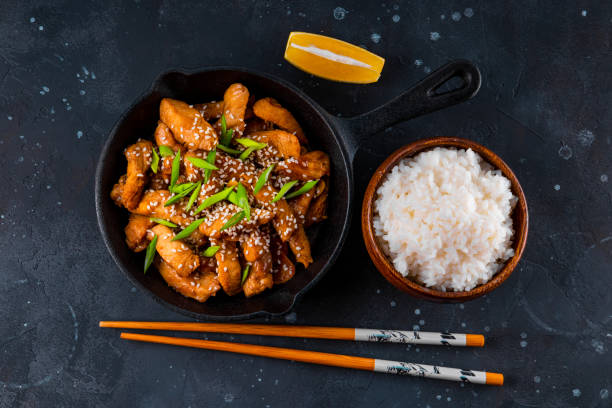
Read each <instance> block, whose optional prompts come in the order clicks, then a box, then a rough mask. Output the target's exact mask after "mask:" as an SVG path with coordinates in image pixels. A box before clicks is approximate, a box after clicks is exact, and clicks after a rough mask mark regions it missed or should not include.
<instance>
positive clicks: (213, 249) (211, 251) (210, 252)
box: [200, 245, 221, 258]
mask: <svg viewBox="0 0 612 408" xmlns="http://www.w3.org/2000/svg"><path fill="white" fill-rule="evenodd" d="M219 248H221V247H220V246H219V245H214V246H211V247H208V248H206V250H205V251H204V252H202V253H201V254H200V255H202V256H205V257H207V258H211V257H213V256H215V254H216V253H217V251H218V250H219Z"/></svg>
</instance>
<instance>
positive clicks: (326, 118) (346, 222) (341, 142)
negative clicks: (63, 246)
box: [94, 66, 354, 321]
mask: <svg viewBox="0 0 612 408" xmlns="http://www.w3.org/2000/svg"><path fill="white" fill-rule="evenodd" d="M210 71H234V72H243V73H247V74H250V75H255V76H259V77H263V78H266V79H268V80H271V81H273V82H276V83H279V84H280V85H282V86H284V87H286V88H289V89H290V90H291V91H293V92H294V93H295V94H297V95H298V96H300V97H301V98H302V99H304V100H305V101H306V102H307V103H308V104H310V105H311V106H313V107H314V110H315V111H316V112H317V114H319V116H320V117H321V119H322V120H323V122H324V123H325V124H326V125H327V127H328V129H329V132H330V133H331V134H332V135H334V136H335V137H336V138H337V140H338V146H339V147H340V153H341V157H342V162H343V165H344V169H343V170H344V171H343V172H344V173H345V174H346V176H347V178H348V180H347V181H348V182H347V194H346V195H347V197H346V199H347V201H348V205H347V211H346V214H345V216H344V219H343V220H342V230H341V232H340V237H339V239H338V241H337V242H336V246H335V247H334V248H333V250H332V255H331V256H330V257H329V258H328V259H327V261H326V262H325V264H324V265H323V267H321V270H320V271H319V272H318V273H317V274H316V276H315V277H314V278H313V279H312V280H311V281H310V282H309V283H308V284H306V285H305V286H304V287H303V288H302V289H300V290H299V291H298V292H297V293H296V294H295V295H294V296H293V298H292V300H291V303H290V304H289V306H288V307H287V308H286V310H284V311H281V312H271V311H268V310H265V309H262V310H258V311H255V312H250V313H243V314H236V315H214V314H208V313H196V312H192V311H189V310H185V309H183V308H181V307H179V306H176V305H174V304H171V303H169V302H167V301H166V300H164V299H162V298H161V297H159V296H157V295H156V294H155V293H153V292H152V291H150V290H149V289H148V288H146V287H145V286H144V285H143V284H142V283H140V282H139V281H138V280H136V279H135V278H134V277H133V276H132V274H131V273H130V271H128V269H127V267H126V266H125V265H123V263H122V262H121V260H120V259H119V258H118V256H117V254H116V253H115V251H114V249H113V248H112V247H111V244H110V239H109V233H108V230H107V228H106V226H105V223H104V214H103V209H102V200H103V199H104V198H103V197H102V191H101V190H102V186H101V179H102V172H103V171H104V165H103V164H104V159H105V158H106V156H107V155H108V151H109V150H110V147H111V146H112V144H113V143H112V142H113V140H114V135H115V134H116V132H117V130H118V129H119V127H120V125H121V124H122V123H123V121H124V120H125V119H126V117H127V116H128V115H129V114H130V113H131V112H132V110H134V109H135V107H136V106H138V105H139V104H141V103H142V102H143V101H144V100H145V99H146V98H147V97H148V96H149V95H151V94H152V93H153V92H154V91H155V89H156V88H157V86H158V85H159V83H160V82H161V80H162V79H163V78H164V76H166V75H169V74H172V73H178V74H182V75H186V76H189V75H195V74H199V73H204V72H210ZM333 121H334V117H333V116H332V115H330V114H329V113H328V112H327V111H325V109H323V108H322V107H321V106H319V104H318V103H316V102H315V101H314V100H312V99H311V98H310V97H309V96H307V95H306V94H304V92H302V91H301V90H300V89H298V88H297V87H295V86H294V85H292V84H291V83H289V82H287V81H285V80H283V79H280V78H278V77H276V76H273V75H270V74H267V73H262V72H258V71H255V70H251V69H246V68H243V67H234V66H211V67H206V68H197V69H192V68H171V69H166V70H164V71H162V72H161V73H159V74H158V75H157V76H156V77H155V79H154V80H153V81H152V82H151V85H150V86H149V87H148V88H147V89H146V90H145V91H144V92H143V93H141V95H140V96H139V97H138V98H136V100H135V101H134V102H133V103H132V104H130V105H129V107H128V108H126V109H125V110H124V112H123V113H122V114H121V116H120V117H119V118H118V119H117V121H116V122H115V124H114V125H113V127H112V128H111V130H110V131H109V132H108V134H107V137H106V141H105V142H104V145H103V147H102V150H101V151H100V155H99V156H98V163H97V165H96V173H95V181H94V182H95V186H94V187H95V188H94V199H95V208H96V218H97V221H98V228H99V229H100V233H101V235H102V239H103V241H104V244H105V245H106V248H107V250H108V252H109V253H110V255H111V257H112V258H113V261H114V262H115V264H116V265H117V266H118V268H119V270H121V272H122V273H123V275H125V276H126V277H127V278H128V280H129V281H130V282H131V283H132V285H134V286H136V287H138V288H139V289H140V290H142V291H144V292H145V293H147V294H148V295H149V296H150V297H152V298H153V299H154V300H155V301H157V302H158V303H160V304H162V305H164V306H165V307H167V308H168V309H170V310H173V311H175V312H178V313H181V314H183V315H186V316H189V317H192V318H195V319H198V320H216V321H233V320H246V319H253V318H256V317H266V316H269V317H274V316H282V315H284V314H287V313H289V312H290V311H291V310H293V308H294V307H295V306H296V305H297V303H298V302H299V300H300V299H301V298H302V297H303V296H304V294H305V293H306V292H307V291H308V290H310V289H311V288H312V287H313V286H314V285H316V284H317V283H318V282H319V280H321V278H322V277H323V276H324V275H325V274H326V273H327V272H328V271H329V269H331V267H332V266H333V264H334V263H335V261H336V259H337V258H338V256H339V254H340V252H341V250H342V247H343V246H344V243H345V241H346V238H347V235H348V232H349V229H350V223H351V219H352V213H353V210H352V199H353V195H354V187H353V169H352V163H351V160H350V158H349V153H348V151H347V146H346V144H347V143H348V142H347V140H346V139H347V138H346V137H345V136H344V135H343V131H342V130H340V129H338V128H337V127H336V126H334V124H333ZM337 170H338V169H337ZM328 222H329V221H328Z"/></svg>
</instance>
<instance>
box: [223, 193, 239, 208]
mask: <svg viewBox="0 0 612 408" xmlns="http://www.w3.org/2000/svg"><path fill="white" fill-rule="evenodd" d="M226 200H227V201H229V202H230V203H232V204H234V205H237V206H238V207H240V205H239V204H238V196H237V195H236V193H235V192H234V191H232V192H231V193H230V195H228V196H227V198H226Z"/></svg>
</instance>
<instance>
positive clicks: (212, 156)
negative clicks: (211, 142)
mask: <svg viewBox="0 0 612 408" xmlns="http://www.w3.org/2000/svg"><path fill="white" fill-rule="evenodd" d="M216 158H217V151H216V150H214V149H213V150H211V151H210V152H208V155H207V156H206V161H207V162H209V163H210V164H213V165H214V164H215V159H216ZM211 174H212V170H208V169H207V170H204V184H206V183H208V180H210V175H211Z"/></svg>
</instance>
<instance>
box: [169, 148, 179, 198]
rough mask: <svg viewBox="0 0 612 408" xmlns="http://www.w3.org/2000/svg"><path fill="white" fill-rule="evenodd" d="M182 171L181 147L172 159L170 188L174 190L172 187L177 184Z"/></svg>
mask: <svg viewBox="0 0 612 408" xmlns="http://www.w3.org/2000/svg"><path fill="white" fill-rule="evenodd" d="M180 172H181V150H180V149H179V151H178V152H176V156H174V159H173V160H172V175H171V177H170V190H172V187H174V185H175V184H176V181H177V180H178V178H179V173H180Z"/></svg>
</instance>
